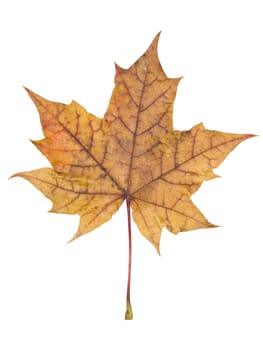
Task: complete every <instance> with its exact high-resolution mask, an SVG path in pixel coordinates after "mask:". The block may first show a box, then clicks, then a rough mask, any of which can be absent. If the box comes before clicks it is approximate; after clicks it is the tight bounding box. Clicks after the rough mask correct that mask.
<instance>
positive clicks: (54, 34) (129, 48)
mask: <svg viewBox="0 0 263 350" xmlns="http://www.w3.org/2000/svg"><path fill="white" fill-rule="evenodd" d="M261 6H262V3H261V1H253V0H248V1H242V0H241V1H231V0H228V1H204V0H203V1H202V0H199V1H187V0H184V1H167V0H162V1H155V0H152V1H143V0H139V1H137V0H133V1H118V0H115V1H106V0H105V1H100V0H96V1H78V0H74V1H55V0H52V1H48V0H45V1H26V0H24V1H18V0H17V1H12V0H9V1H2V2H1V5H0V36H1V39H0V40H1V41H0V45H1V47H0V50H1V54H0V101H1V109H0V115H1V116H0V120H1V138H0V143H1V144H0V152H1V162H0V206H1V210H0V225H1V231H0V283H1V286H0V333H1V334H0V348H1V349H3V350H11V349H12V350H14V349H27V350H36V349H37V350H42V349H45V350H46V349H50V350H52V349H63V350H64V349H65V350H68V349H72V350H73V349H74V350H81V349H92V350H96V349H114V350H115V349H125V350H129V349H163V350H170V349H179V350H184V349H191V350H192V349H202V350H205V349H209V350H210V349H213V350H216V349H231V350H232V349H253V350H257V349H261V350H262V348H263V302H262V298H263V287H262V268H263V254H262V248H263V245H262V244H263V239H262V235H263V232H262V231H263V230H262V203H261V202H262V200H261V198H262V171H261V170H262V149H263V148H262V134H263V128H262V116H263V101H262V93H263V90H262V81H263V69H262V64H263V54H262V33H263V24H262V23H263V21H262V16H263V14H262V9H261ZM160 30H162V34H161V38H160V43H159V57H160V60H161V63H162V66H163V68H164V70H165V72H166V74H167V75H168V76H170V77H176V76H182V75H183V76H184V79H183V80H182V81H181V82H180V86H179V90H178V95H177V99H176V103H175V113H174V125H175V127H176V128H177V129H180V130H183V129H189V128H190V127H192V126H193V125H194V124H197V123H199V122H201V121H202V122H204V124H205V126H206V127H207V128H210V129H217V130H221V131H229V132H237V133H255V134H259V135H261V136H259V137H257V138H253V139H250V140H248V141H246V142H244V143H243V144H241V145H240V146H238V148H237V149H236V150H234V152H233V153H231V154H230V155H229V157H228V158H227V159H226V161H225V162H224V164H222V165H221V166H220V168H219V169H217V171H216V172H217V173H218V174H219V175H220V176H221V178H218V179H215V180H213V181H210V182H208V183H205V184H204V185H203V186H202V187H201V189H200V190H199V191H198V193H197V194H196V195H194V196H193V201H194V203H195V204H196V205H197V206H198V207H199V208H200V209H201V210H202V212H203V213H204V214H205V215H206V216H207V218H208V219H209V220H210V221H211V222H213V223H215V224H218V225H221V226H222V227H220V228H217V229H210V230H198V231H192V232H188V233H181V234H179V235H178V236H174V235H172V234H170V233H168V232H167V231H164V233H163V236H162V242H161V254H162V255H161V257H159V256H158V255H157V254H156V252H155V250H154V248H153V247H152V246H151V245H150V244H149V243H148V241H146V240H145V239H144V238H143V237H142V236H141V235H140V233H139V232H138V230H137V228H136V227H135V225H133V237H134V247H133V248H134V255H133V275H132V303H133V309H134V320H133V321H124V311H125V291H126V275H127V229H126V212H125V207H122V208H121V210H120V211H119V212H118V213H117V214H116V215H115V216H114V217H113V219H112V220H111V221H110V222H108V223H106V224H105V225H103V226H102V227H100V228H99V229H97V230H96V231H95V232H92V233H90V234H89V235H85V236H83V237H82V238H80V239H78V240H77V241H75V242H73V243H72V244H69V245H66V242H67V241H68V240H69V239H70V238H71V237H72V236H73V234H74V233H75V232H76V229H77V225H78V217H76V216H66V215H57V214H48V213H47V211H48V210H49V208H50V202H49V201H48V200H47V199H46V198H45V197H44V196H43V195H42V194H41V193H40V192H38V191H37V190H36V189H35V188H34V187H33V186H32V185H30V184H29V183H28V182H26V181H25V180H23V179H19V178H15V179H12V180H8V177H9V176H11V175H12V174H13V173H15V172H18V171H24V170H31V169H35V168H40V167H43V166H47V165H48V162H47V160H46V159H45V158H44V157H43V156H42V155H41V154H40V153H39V152H38V151H37V150H36V149H35V148H34V146H33V145H32V144H31V143H30V141H29V139H40V138H42V132H41V127H40V123H39V118H38V112H37V110H36V109H35V107H34V105H33V103H32V102H31V100H30V99H29V98H28V96H27V94H26V93H25V91H24V90H23V88H22V86H23V85H24V86H27V87H28V88H30V89H32V90H33V91H35V92H36V93H38V94H40V95H42V96H43V97H46V98H48V99H51V100H54V101H60V102H64V103H70V101H71V99H75V100H77V101H78V102H79V103H80V104H82V105H84V106H85V107H86V108H87V110H88V111H90V112H92V113H94V114H96V115H98V116H101V117H102V116H103V114H104V112H105V109H106V107H107V104H108V100H109V98H110V95H111V90H112V88H113V79H114V65H113V63H114V61H116V62H117V63H118V64H119V65H121V66H122V67H124V68H128V67H129V66H130V65H131V64H132V63H133V62H134V61H135V60H136V59H137V58H138V57H139V56H140V55H141V54H143V53H144V51H145V50H146V48H147V47H148V45H149V44H150V42H151V40H152V39H153V37H154V36H155V35H156V34H157V33H158V32H159V31H160Z"/></svg>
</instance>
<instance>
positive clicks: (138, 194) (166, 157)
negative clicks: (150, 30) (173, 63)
mask: <svg viewBox="0 0 263 350" xmlns="http://www.w3.org/2000/svg"><path fill="white" fill-rule="evenodd" d="M158 39H159V34H158V35H157V36H156V37H155V39H154V40H153V42H152V44H151V45H150V46H149V48H148V50H147V51H146V52H145V54H144V55H142V56H141V57H140V58H139V59H138V60H137V61H136V62H135V63H134V64H133V65H132V66H131V67H130V68H129V69H123V68H121V67H119V66H117V65H116V75H115V87H114V90H113V93H112V96H111V99H110V102H109V106H108V108H107V111H106V113H105V116H104V118H103V119H100V118H97V117H96V116H94V115H92V114H90V113H88V112H87V111H86V110H85V109H84V108H83V107H82V106H80V105H79V104H78V103H77V102H75V101H73V102H72V103H71V104H69V105H66V104H62V103H57V102H51V101H48V100H46V99H44V98H43V97H41V96H39V95H37V94H35V93H33V92H32V91H30V90H27V91H28V93H29V95H30V97H31V98H32V100H33V102H34V103H35V105H36V107H37V109H38V111H39V114H40V120H41V124H42V128H43V133H44V136H45V138H44V139H43V140H40V141H33V143H34V145H35V146H36V147H37V148H38V149H39V150H40V151H41V152H42V153H43V154H44V155H45V156H46V157H47V159H48V160H49V162H50V163H51V165H52V168H42V169H38V170H33V171H28V172H22V173H18V174H15V175H14V176H21V177H23V178H25V179H27V180H29V181H30V182H31V183H32V184H33V185H34V186H36V187H37V188H38V189H39V190H40V191H42V192H43V194H44V195H45V196H46V197H48V198H49V199H50V200H51V201H52V202H53V206H52V209H51V211H52V212H55V213H66V214H78V215H79V216H80V224H79V228H78V231H77V233H76V234H75V236H74V237H73V239H75V238H77V237H79V236H81V235H83V234H85V233H87V232H90V231H92V230H93V229H95V228H96V227H98V226H100V225H101V224H103V223H105V222H106V221H108V220H110V219H111V217H112V215H113V214H114V213H115V212H116V211H117V210H118V209H119V207H120V205H121V204H122V203H123V201H124V200H127V199H128V200H129V201H130V204H131V208H132V213H133V219H134V221H135V222H136V224H137V226H138V229H139V230H140V232H141V233H142V234H143V235H144V236H145V237H146V238H147V239H148V240H149V241H150V242H151V243H152V244H153V245H154V246H155V248H156V249H157V251H158V252H159V244H160V237H161V232H162V229H163V228H164V227H166V228H167V229H168V230H169V231H171V232H172V233H175V234H176V233H178V232H180V231H188V230H195V229H199V228H209V227H214V225H213V224H211V223H210V222H209V221H208V220H207V219H206V218H205V217H204V215H203V214H202V213H201V212H200V210H199V209H198V208H197V207H196V206H195V205H194V204H193V202H192V201H191V198H190V197H191V195H192V194H193V193H194V192H195V191H197V189H198V188H199V187H200V185H201V184H202V182H203V181H204V180H210V179H213V178H215V177H216V175H215V174H214V172H213V168H216V167H218V166H219V164H220V163H221V162H222V161H223V160H224V159H225V157H226V156H227V155H228V154H229V152H231V151H232V150H233V149H234V148H235V147H236V146H237V145H238V144H239V143H240V142H242V141H244V140H246V139H247V138H249V137H251V136H252V135H248V134H244V135H242V134H232V133H223V132H219V131H212V130H206V129H205V128H204V126H203V125H202V124H198V125H196V126H194V127H193V128H192V129H191V130H188V131H177V130H174V129H173V122H172V114H173V102H174V99H175V96H176V91H177V86H178V83H179V81H180V78H175V79H171V78H168V77H167V76H166V75H165V73H164V71H163V69H162V67H161V65H160V62H159V59H158V56H157V44H158Z"/></svg>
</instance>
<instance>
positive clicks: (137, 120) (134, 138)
mask: <svg viewBox="0 0 263 350" xmlns="http://www.w3.org/2000/svg"><path fill="white" fill-rule="evenodd" d="M147 75H148V68H147V70H146V73H145V76H144V80H143V82H142V84H143V87H142V91H141V96H140V102H139V105H138V106H137V105H136V104H135V105H136V106H137V108H138V110H137V115H136V124H135V129H134V133H133V140H132V150H131V155H130V164H129V171H128V186H127V196H129V191H130V187H131V182H130V179H131V169H132V163H133V158H134V157H133V155H134V150H135V143H136V137H137V130H138V125H139V117H140V113H141V106H142V100H143V95H144V91H145V87H146V79H147ZM126 89H127V88H126Z"/></svg>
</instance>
